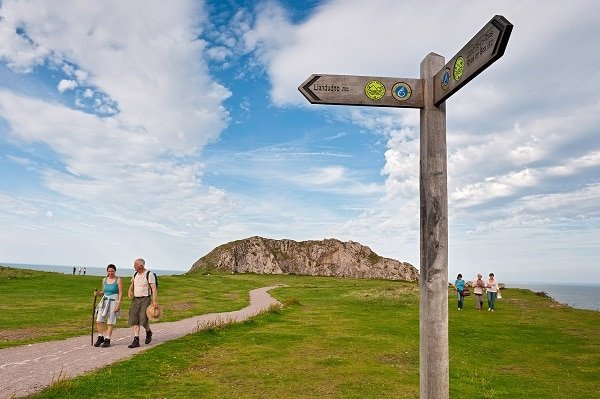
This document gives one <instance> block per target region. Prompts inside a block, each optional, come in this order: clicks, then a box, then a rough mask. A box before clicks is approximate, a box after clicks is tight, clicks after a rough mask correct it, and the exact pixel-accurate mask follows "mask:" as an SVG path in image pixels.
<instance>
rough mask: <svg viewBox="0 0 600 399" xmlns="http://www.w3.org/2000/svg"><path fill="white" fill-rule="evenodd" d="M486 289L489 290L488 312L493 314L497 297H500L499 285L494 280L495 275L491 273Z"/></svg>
mask: <svg viewBox="0 0 600 399" xmlns="http://www.w3.org/2000/svg"><path fill="white" fill-rule="evenodd" d="M485 288H486V289H487V300H488V312H489V311H492V312H493V311H494V306H495V305H496V297H497V296H498V283H497V282H496V279H495V278H494V273H490V276H489V278H488V281H487V283H486V284H485Z"/></svg>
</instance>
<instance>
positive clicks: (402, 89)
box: [392, 82, 412, 101]
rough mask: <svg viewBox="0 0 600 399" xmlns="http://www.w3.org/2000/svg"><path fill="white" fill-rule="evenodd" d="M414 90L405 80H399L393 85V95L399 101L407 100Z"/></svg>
mask: <svg viewBox="0 0 600 399" xmlns="http://www.w3.org/2000/svg"><path fill="white" fill-rule="evenodd" d="M411 94H412V90H411V89H410V86H409V85H407V84H406V83H404V82H398V83H396V84H395V85H394V87H392V96H394V98H395V99H396V100H398V101H406V100H408V99H409V98H410V95H411Z"/></svg>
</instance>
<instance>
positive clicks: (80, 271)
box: [79, 266, 81, 276]
mask: <svg viewBox="0 0 600 399" xmlns="http://www.w3.org/2000/svg"><path fill="white" fill-rule="evenodd" d="M79 275H80V276H81V266H79Z"/></svg>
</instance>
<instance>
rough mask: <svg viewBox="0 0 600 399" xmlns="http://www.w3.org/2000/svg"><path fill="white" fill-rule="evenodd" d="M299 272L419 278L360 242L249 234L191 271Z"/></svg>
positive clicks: (407, 265)
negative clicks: (304, 239)
mask: <svg viewBox="0 0 600 399" xmlns="http://www.w3.org/2000/svg"><path fill="white" fill-rule="evenodd" d="M210 270H221V271H226V272H231V273H256V274H299V275H310V276H336V277H355V278H381V279H388V280H407V281H418V280H419V271H418V270H417V269H416V268H415V267H414V266H412V265H411V264H410V263H406V262H400V261H397V260H394V259H389V258H383V257H381V256H379V255H377V254H376V253H375V252H373V251H372V250H371V249H370V248H369V247H367V246H364V245H361V244H359V243H357V242H353V241H348V242H342V241H339V240H336V239H325V240H321V241H301V242H298V241H293V240H273V239H268V238H262V237H250V238H246V239H244V240H239V241H232V242H230V243H227V244H224V245H221V246H219V247H217V248H215V249H214V250H212V251H211V252H210V253H208V254H207V255H205V256H203V257H202V258H200V259H199V260H198V261H196V262H195V263H194V264H193V265H192V267H191V269H190V272H194V271H210Z"/></svg>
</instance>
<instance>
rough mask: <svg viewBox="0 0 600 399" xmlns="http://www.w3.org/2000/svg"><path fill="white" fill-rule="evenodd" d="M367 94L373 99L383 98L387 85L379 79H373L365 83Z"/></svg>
mask: <svg viewBox="0 0 600 399" xmlns="http://www.w3.org/2000/svg"><path fill="white" fill-rule="evenodd" d="M365 94H366V95H367V97H369V98H370V99H371V100H381V99H382V98H383V96H384V95H385V86H384V85H383V83H381V82H380V81H378V80H371V81H369V82H368V83H367V84H366V85H365Z"/></svg>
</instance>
